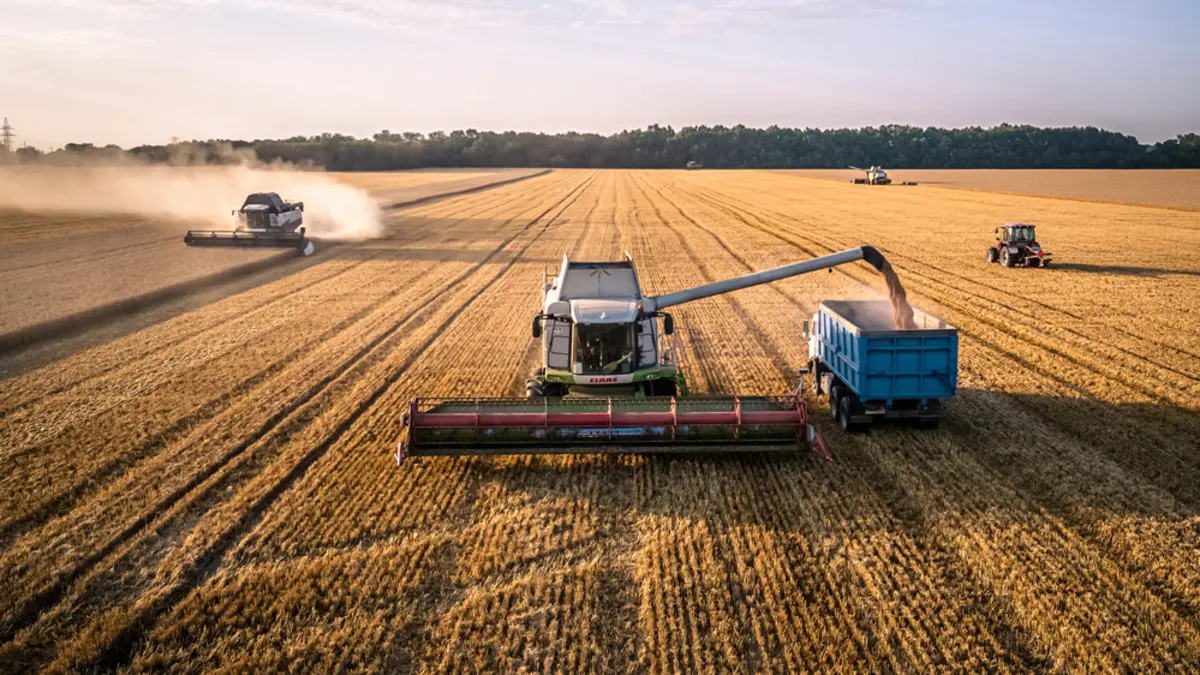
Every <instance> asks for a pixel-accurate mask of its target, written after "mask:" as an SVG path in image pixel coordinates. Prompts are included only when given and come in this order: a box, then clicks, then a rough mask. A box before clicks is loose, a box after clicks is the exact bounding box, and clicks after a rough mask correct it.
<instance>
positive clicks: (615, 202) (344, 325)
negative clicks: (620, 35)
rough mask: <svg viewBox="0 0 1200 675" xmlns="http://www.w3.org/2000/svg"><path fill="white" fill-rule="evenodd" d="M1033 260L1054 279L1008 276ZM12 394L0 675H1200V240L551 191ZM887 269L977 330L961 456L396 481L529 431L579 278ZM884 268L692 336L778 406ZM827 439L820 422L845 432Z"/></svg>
mask: <svg viewBox="0 0 1200 675" xmlns="http://www.w3.org/2000/svg"><path fill="white" fill-rule="evenodd" d="M1014 212H1019V213H1020V214H1021V216H1020V217H1021V219H1025V220H1031V221H1034V222H1036V223H1038V224H1039V226H1041V227H1042V228H1043V229H1042V230H1041V234H1042V237H1043V238H1044V239H1045V243H1046V244H1047V246H1048V247H1049V248H1051V249H1053V250H1054V251H1055V252H1056V255H1057V256H1058V260H1060V261H1062V263H1063V264H1062V265H1059V266H1058V267H1052V268H1050V269H1049V270H1023V269H1011V270H1010V269H1001V268H999V267H998V266H987V265H985V264H984V263H983V254H982V253H983V248H984V246H986V245H987V243H988V236H987V234H988V232H989V231H990V227H991V226H992V225H993V223H995V222H997V221H1002V220H1005V219H1011V218H1012V215H1011V214H1013V213H1014ZM388 232H389V235H388V238H387V239H383V240H378V241H375V242H371V243H369V244H365V245H361V246H356V247H347V248H346V249H344V250H342V251H341V252H340V253H339V254H338V255H337V256H335V257H333V258H332V259H330V260H327V261H325V262H323V263H322V264H319V265H316V266H313V267H311V268H308V269H306V270H304V271H302V272H300V273H298V274H296V275H294V276H292V277H289V278H287V279H284V280H281V281H278V282H275V283H272V284H270V285H268V286H264V287H262V288H259V289H256V290H254V291H252V292H248V293H244V294H241V295H237V296H234V297H230V298H228V299H226V300H223V301H221V302H217V303H214V304H212V305H209V306H207V307H204V308H203V309H200V310H197V311H193V312H190V313H187V314H184V315H181V316H179V317H176V318H175V319H172V320H170V321H167V322H164V323H162V324H159V325H156V326H154V327H152V328H149V329H147V330H144V331H141V332H137V333H134V334H132V335H129V336H127V337H125V338H122V339H120V340H118V341H115V342H112V343H110V344H107V345H104V346H102V347H98V348H95V349H92V350H90V351H87V352H83V353H80V354H77V355H75V356H72V357H69V358H67V359H65V360H63V361H61V362H59V363H57V364H54V365H51V366H48V367H46V368H43V369H42V370H40V371H38V372H35V373H31V374H29V375H27V376H23V377H20V378H17V379H13V380H9V381H7V382H5V383H4V385H3V389H2V390H0V438H2V439H3V440H2V441H0V443H2V446H0V462H2V464H0V486H2V488H0V497H2V498H3V507H4V508H2V509H0V514H3V520H2V521H0V537H2V541H3V554H2V556H0V597H3V598H4V600H2V601H0V638H2V639H3V641H4V642H3V645H2V646H0V664H7V667H11V668H14V669H25V668H29V667H40V666H49V667H51V668H52V669H54V670H60V671H69V670H77V669H81V668H87V667H91V666H100V667H104V668H109V667H129V668H131V669H133V670H156V669H160V668H182V669H190V670H207V669H210V668H213V667H238V668H246V669H249V670H255V671H257V670H262V669H274V668H280V669H282V668H285V667H286V668H305V669H309V670H317V671H325V670H331V669H334V668H340V667H351V668H366V669H371V670H378V671H396V670H400V671H405V670H420V671H437V672H441V671H445V670H458V671H470V672H487V671H496V670H501V671H510V670H515V669H517V668H521V667H524V668H527V669H529V670H537V671H546V672H562V671H574V670H603V669H617V670H625V669H632V670H638V671H650V672H671V671H687V672H717V671H720V672H725V671H729V672H759V671H762V670H764V669H769V670H821V671H828V670H841V671H847V672H861V671H863V670H890V671H901V672H922V671H928V670H936V669H942V668H953V669H958V670H970V671H974V670H979V669H982V668H988V669H992V670H996V671H1015V672H1022V671H1027V670H1030V669H1033V670H1076V671H1138V672H1145V671H1155V670H1164V671H1169V670H1183V669H1186V668H1188V667H1189V666H1194V664H1195V663H1197V662H1200V618H1198V617H1200V614H1198V613H1197V612H1198V610H1200V517H1198V516H1197V507H1198V505H1200V488H1198V487H1197V486H1198V485H1200V455H1198V454H1197V452H1196V439H1197V438H1200V414H1198V409H1200V383H1198V378H1200V356H1198V355H1200V334H1198V333H1200V329H1198V328H1197V326H1198V325H1200V323H1198V322H1197V321H1196V314H1197V312H1198V311H1200V306H1198V305H1197V302H1198V301H1197V297H1200V294H1198V293H1197V291H1200V281H1198V276H1197V273H1196V270H1197V269H1198V268H1200V219H1197V216H1196V214H1189V213H1185V212H1166V211H1162V210H1150V209H1139V208H1135V207H1120V206H1107V205H1097V204H1088V203H1082V202H1071V201H1049V200H1043V199H1039V200H1023V199H1021V198H1017V197H1012V196H1002V195H986V194H982V193H965V192H953V191H937V192H936V193H929V192H918V191H899V190H893V191H880V190H861V189H857V188H854V187H853V186H849V185H841V184H836V183H832V182H824V181H800V180H798V179H796V178H792V177H788V176H783V175H779V174H771V173H766V172H763V173H755V172H738V173H720V172H688V173H684V172H584V171H559V172H555V173H553V174H550V175H548V176H543V177H539V178H535V179H532V180H529V181H526V182H522V183H519V184H515V185H509V186H505V187H501V188H497V189H494V190H489V191H486V192H480V193H476V194H472V195H467V196H464V197H461V198H456V199H453V200H447V201H441V202H437V203H433V204H428V205H425V206H421V207H417V208H412V209H406V210H403V211H400V212H397V213H395V214H393V216H392V217H391V219H390V220H389V223H388ZM861 243H872V244H875V245H876V246H878V247H880V248H881V249H882V250H884V251H885V254H886V255H887V256H888V257H889V259H890V260H891V262H892V264H893V265H894V266H895V268H896V269H897V271H898V273H899V274H900V276H901V278H902V279H903V280H904V283H905V285H906V286H907V288H908V291H909V295H910V298H911V299H913V301H914V303H915V304H916V305H917V306H918V307H920V308H922V309H925V310H928V311H931V312H933V313H935V314H938V315H940V316H942V317H943V318H945V319H947V320H949V321H951V322H952V323H955V324H956V325H958V326H960V327H961V330H962V357H961V372H962V375H961V386H962V389H961V390H960V395H959V397H958V398H957V399H956V400H955V402H954V403H953V404H952V406H951V407H950V408H949V410H948V411H947V419H946V423H945V424H944V425H943V428H942V429H941V430H940V431H937V432H934V433H928V432H919V431H915V430H909V429H905V428H884V429H878V430H876V431H874V432H872V433H871V434H870V435H866V436H854V437H846V436H844V435H841V434H840V432H837V431H834V430H832V429H825V432H826V433H827V434H828V435H829V437H830V438H831V440H832V445H833V448H834V451H835V456H836V460H835V462H833V463H831V464H825V463H819V462H816V461H813V460H812V459H810V458H809V457H808V456H806V455H802V456H797V457H790V456H789V457H746V456H738V457H729V456H720V455H718V456H712V457H704V458H694V459H685V458H670V457H652V458H640V457H629V456H617V457H588V456H577V457H538V458H529V457H525V458H457V459H434V460H424V461H419V462H412V463H410V464H406V465H405V467H404V468H403V469H401V470H397V469H396V468H395V467H394V466H393V465H392V460H391V456H390V450H391V447H392V444H393V442H394V441H395V440H396V437H397V434H398V433H399V428H400V419H399V418H400V414H401V412H402V411H403V409H404V405H405V403H406V401H407V400H408V399H409V398H410V397H412V396H415V395H425V396H464V395H474V394H479V395H492V396H498V395H512V394H518V393H519V392H520V391H521V390H522V387H523V380H524V376H525V374H526V373H527V372H528V370H529V369H530V368H531V367H532V366H533V364H534V362H535V360H536V351H535V350H534V349H532V346H533V345H532V342H531V338H530V336H529V317H530V316H531V314H532V313H533V312H534V311H536V309H537V305H538V300H539V290H540V287H539V282H540V280H541V274H542V272H543V270H544V268H545V267H546V266H547V265H549V266H550V267H551V269H553V268H554V267H555V265H556V263H557V261H558V259H559V258H560V257H561V255H562V253H563V251H568V252H570V253H571V255H572V256H573V257H576V258H580V259H585V258H596V259H605V258H615V257H617V256H619V255H620V254H621V252H622V251H623V250H628V251H629V252H630V253H632V254H633V255H634V257H635V259H637V260H638V261H639V264H640V269H639V271H640V273H641V275H642V281H643V284H644V285H645V286H646V287H647V290H648V291H649V292H651V293H656V292H663V291H670V290H676V289H679V288H682V287H684V286H689V285H694V284H697V283H702V282H704V281H708V280H713V279H719V278H724V277H727V276H731V275H735V274H741V273H744V272H746V271H748V270H751V269H762V268H765V267H768V266H772V265H778V264H782V263H785V262H790V261H793V260H796V259H798V258H805V257H809V256H812V255H819V254H822V253H827V252H830V251H833V250H841V249H844V248H848V247H850V246H853V245H857V244H861ZM879 285H880V283H879V281H878V279H877V276H876V275H875V274H874V273H873V272H872V271H871V270H869V269H867V268H866V267H864V266H855V267H853V268H847V269H843V270H841V271H840V272H839V273H835V274H824V273H822V274H812V275H807V276H803V277H799V278H797V279H794V280H791V281H788V282H783V283H779V284H776V285H774V286H772V287H759V288H755V289H750V290H747V291H743V292H740V293H738V294H735V295H729V296H723V297H717V298H712V299H709V300H705V301H701V302H697V303H694V304H691V305H684V306H681V307H679V308H677V311H675V315H676V324H677V326H678V327H679V328H678V334H679V336H680V339H681V341H682V343H683V355H684V359H685V361H686V367H687V368H688V372H689V376H690V378H691V382H692V386H693V387H694V388H695V389H696V390H697V391H698V392H700V393H705V392H749V393H779V392H782V391H784V390H785V389H786V387H787V386H788V384H789V382H790V379H791V376H790V373H791V372H792V369H793V368H795V367H796V366H799V365H802V364H803V362H804V360H805V358H806V347H805V345H804V343H803V341H802V339H801V337H800V335H799V327H800V325H801V323H802V321H803V320H804V319H805V318H806V317H807V316H809V315H810V314H811V313H812V311H813V309H814V308H815V306H816V303H817V302H818V301H819V300H820V299H821V298H833V297H852V296H855V295H859V294H861V293H862V292H863V289H864V288H866V287H867V286H872V287H875V288H878V287H879ZM823 411H824V410H823V408H818V412H823Z"/></svg>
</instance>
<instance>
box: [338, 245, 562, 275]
mask: <svg viewBox="0 0 1200 675" xmlns="http://www.w3.org/2000/svg"><path fill="white" fill-rule="evenodd" d="M493 253H494V251H493V250H485V249H479V248H474V249H469V248H453V247H448V246H447V247H443V246H438V247H426V246H420V245H416V244H414V245H411V246H410V245H376V244H372V243H368V244H366V245H362V246H356V247H353V248H347V249H345V250H343V251H341V252H339V254H338V258H340V259H342V260H380V261H398V260H412V261H426V262H444V263H448V262H464V263H480V262H483V261H484V260H485V259H486V258H487V257H488V256H489V255H492V254H493ZM506 261H507V258H504V259H501V262H506ZM521 262H531V263H538V264H547V265H551V266H553V267H554V268H555V269H557V263H559V262H562V258H536V257H526V256H521Z"/></svg>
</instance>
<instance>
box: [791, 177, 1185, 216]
mask: <svg viewBox="0 0 1200 675" xmlns="http://www.w3.org/2000/svg"><path fill="white" fill-rule="evenodd" d="M781 173H784V174H793V175H797V176H804V177H807V178H826V179H829V180H839V181H849V180H850V179H851V178H854V177H855V176H859V175H861V172H857V171H852V170H850V169H792V170H783V171H781ZM888 175H889V176H891V177H892V178H893V179H894V180H896V181H897V182H899V181H913V182H916V183H918V184H919V185H920V186H924V187H927V188H929V187H940V188H951V189H959V190H986V191H989V192H1005V193H1011V194H1020V195H1039V196H1045V197H1060V198H1062V197H1065V198H1068V199H1082V200H1088V201H1099V202H1110V203H1125V204H1134V205H1146V206H1168V207H1173V208H1180V209H1188V210H1192V211H1200V169H1163V170H1160V169H1133V170H1116V169H1080V170H1074V171H1062V170H1057V169H894V170H893V169H888Z"/></svg>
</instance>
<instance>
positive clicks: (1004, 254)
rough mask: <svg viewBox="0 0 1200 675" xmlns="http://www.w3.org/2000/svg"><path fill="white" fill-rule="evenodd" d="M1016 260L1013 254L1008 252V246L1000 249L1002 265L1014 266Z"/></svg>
mask: <svg viewBox="0 0 1200 675" xmlns="http://www.w3.org/2000/svg"><path fill="white" fill-rule="evenodd" d="M1014 262H1016V261H1014V260H1013V257H1012V254H1011V253H1009V252H1008V249H1007V248H1005V249H1004V250H1002V251H1000V264H1001V265H1004V266H1005V267H1012V266H1013V263H1014Z"/></svg>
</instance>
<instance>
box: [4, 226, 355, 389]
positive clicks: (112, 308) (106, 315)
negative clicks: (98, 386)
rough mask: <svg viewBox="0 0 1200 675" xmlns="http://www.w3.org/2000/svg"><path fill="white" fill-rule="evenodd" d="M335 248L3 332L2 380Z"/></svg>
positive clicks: (327, 255) (279, 274) (285, 272)
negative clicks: (16, 330)
mask: <svg viewBox="0 0 1200 675" xmlns="http://www.w3.org/2000/svg"><path fill="white" fill-rule="evenodd" d="M337 250H338V246H337V245H334V244H332V243H327V244H324V245H321V247H320V248H318V249H317V251H316V253H314V254H313V255H311V256H308V257H294V256H292V255H290V254H281V255H280V256H278V257H272V258H269V259H266V260H263V261H260V262H256V263H251V264H248V265H244V266H240V267H237V268H234V269H231V270H228V271H226V272H221V273H218V274H215V275H212V276H208V277H203V278H200V279H195V280H192V281H188V282H185V283H182V284H177V285H174V286H168V287H166V288H162V289H158V290H155V291H151V292H149V293H147V294H145V295H143V296H139V297H134V298H129V299H127V300H122V301H119V302H115V303H112V304H110V305H105V306H102V307H98V308H96V309H93V310H88V311H86V312H81V313H77V314H72V315H68V316H65V317H62V318H60V319H55V320H53V321H50V322H46V323H45V324H39V325H36V326H32V327H30V328H28V329H23V330H21V331H18V332H14V333H8V334H5V335H2V336H0V379H6V378H10V377H16V376H18V375H21V374H23V373H26V372H29V371H30V370H34V369H37V368H40V367H42V366H44V365H46V364H48V363H53V362H54V361H58V360H61V359H64V358H66V357H68V356H70V355H72V354H75V353H77V352H80V351H83V350H85V349H90V348H92V347H95V346H97V345H101V344H105V343H107V342H111V341H113V340H117V339H119V338H122V337H124V336H126V335H129V334H132V333H135V332H137V331H140V330H143V329H145V328H149V327H150V326H153V325H155V324H158V323H162V322H164V321H167V320H169V319H173V318H175V317H177V316H179V315H181V314H184V313H186V312H190V311H194V310H196V309H199V308H201V307H204V306H205V305H209V304H212V303H215V302H219V301H221V300H224V299H226V298H229V297H231V296H234V295H237V294H239V293H244V292H246V291H250V290H253V289H255V288H258V287H259V286H264V285H266V284H269V283H273V282H276V281H279V280H280V279H283V278H286V277H289V276H291V275H293V274H297V273H299V272H301V271H303V270H305V269H307V268H309V267H313V266H315V265H319V264H321V263H324V262H327V261H329V260H331V259H333V258H334V256H335V255H336V251H337ZM114 264H116V263H114Z"/></svg>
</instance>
